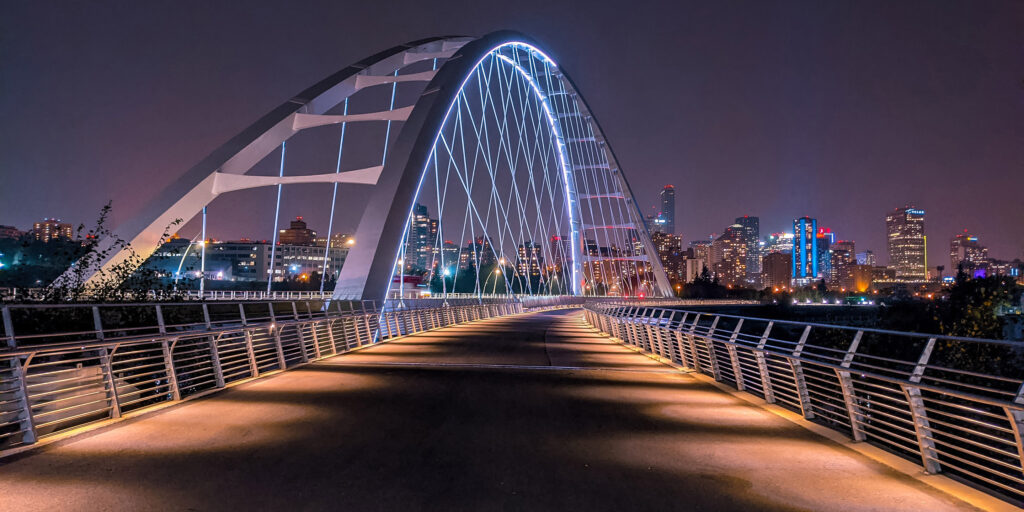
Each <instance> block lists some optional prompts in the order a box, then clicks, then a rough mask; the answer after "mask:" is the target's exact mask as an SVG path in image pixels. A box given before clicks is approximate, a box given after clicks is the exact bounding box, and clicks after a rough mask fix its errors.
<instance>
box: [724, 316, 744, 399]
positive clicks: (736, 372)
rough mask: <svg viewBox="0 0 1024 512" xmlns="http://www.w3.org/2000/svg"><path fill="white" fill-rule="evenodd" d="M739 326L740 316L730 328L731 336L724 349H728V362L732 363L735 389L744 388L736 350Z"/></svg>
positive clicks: (740, 325) (741, 326) (740, 326)
mask: <svg viewBox="0 0 1024 512" xmlns="http://www.w3.org/2000/svg"><path fill="white" fill-rule="evenodd" d="M741 328H743V319H742V318H740V319H739V321H738V322H736V328H735V329H733V330H732V336H730V337H729V343H728V344H726V346H725V348H726V350H728V351H729V362H730V363H731V364H732V375H733V378H734V379H736V389H737V390H739V391H743V390H744V386H743V371H742V370H741V369H740V355H739V353H738V352H737V351H736V339H737V338H738V337H739V335H740V329H741Z"/></svg>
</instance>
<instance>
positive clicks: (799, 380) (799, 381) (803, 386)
mask: <svg viewBox="0 0 1024 512" xmlns="http://www.w3.org/2000/svg"><path fill="white" fill-rule="evenodd" d="M810 334H811V326H809V325H808V326H806V327H804V332H803V334H801V335H800V341H798V342H797V344H796V348H795V349H794V350H793V357H791V358H790V359H789V365H790V367H791V368H793V380H794V382H795V383H796V389H797V395H798V397H799V399H800V412H801V413H803V415H804V418H807V419H813V418H814V410H813V409H811V395H810V394H809V393H808V392H807V381H805V380H804V368H803V366H802V365H801V364H800V354H802V353H803V351H804V345H806V344H807V337H808V336H810Z"/></svg>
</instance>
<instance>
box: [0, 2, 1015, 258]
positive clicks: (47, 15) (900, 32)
mask: <svg viewBox="0 0 1024 512" xmlns="http://www.w3.org/2000/svg"><path fill="white" fill-rule="evenodd" d="M214 3H216V4H218V5H209V4H214ZM442 3H443V2H422V1H415V2H411V1H410V2H403V1H388V2H369V1H365V2H338V1H323V2H279V3H276V4H278V5H275V6H270V5H267V4H269V2H257V1H250V2H245V3H239V4H237V5H239V6H240V7H238V8H232V7H230V6H229V5H228V4H229V3H227V2H180V1H176V2H155V1H152V2H137V1H131V2H121V3H120V4H121V5H117V4H118V2H106V3H105V5H102V6H100V5H93V4H86V3H83V2H68V3H67V4H68V5H64V6H60V5H58V4H59V2H14V3H13V4H12V3H10V2H9V3H6V4H5V7H4V14H3V16H2V17H0V119H2V122H0V224H13V225H16V226H19V227H22V228H25V227H28V226H30V225H31V223H32V222H33V221H34V220H37V219H39V218H42V217H47V216H56V217H61V218H64V219H65V220H71V221H75V222H81V221H86V222H87V221H90V220H92V219H93V218H95V213H96V212H97V211H98V209H99V207H100V206H101V205H102V204H103V203H104V202H106V200H107V199H113V200H114V205H115V213H116V218H124V217H126V216H127V215H130V214H131V213H132V212H134V211H136V210H137V209H139V208H140V207H141V206H142V205H143V204H145V201H146V200H147V199H148V198H149V197H151V196H155V195H156V192H157V191H158V190H159V188H160V187H162V186H164V185H166V184H168V183H170V182H171V181H173V180H174V179H175V178H176V177H177V176H178V175H180V174H181V173H183V172H184V171H185V170H187V169H189V168H190V167H191V166H192V165H194V164H195V163H196V162H198V161H199V160H201V159H202V158H203V157H205V156H206V155H207V154H208V153H209V152H210V151H212V150H213V149H215V148H216V147H217V146H219V145H221V144H222V143H224V142H225V141H227V140H228V139H229V138H230V137H232V136H233V135H235V134H236V133H237V132H239V131H240V130H242V129H243V128H245V127H246V126H248V125H249V124H250V123H251V122H252V121H254V120H255V119H256V118H258V117H259V116H261V115H262V114H264V113H265V112H267V111H268V110H269V109H271V108H273V107H275V106H277V105H278V104H280V103H282V102H283V101H284V100H286V99H287V98H289V97H291V96H292V95H294V94H295V93H297V92H299V91H301V90H302V89H304V88H306V87H307V86H309V85H311V84H313V83H314V82H316V81H318V80H319V79H321V78H323V77H324V76H326V75H328V74H330V73H332V72H334V71H336V70H337V69H340V68H342V67H344V66H345V65H347V64H350V63H352V62H355V61H357V60H360V59H362V58H363V57H365V56H367V55H370V54H372V53H375V52H377V51H379V50H382V49H384V48H387V47H390V46H393V45H395V44H398V43H402V42H406V41H410V40H414V39H418V38H421V37H427V36H431V35H438V34H481V33H485V32H489V31H492V30H495V29H499V28H510V29H515V30H520V31H523V32H525V33H527V34H530V35H532V36H534V37H535V38H537V39H538V40H540V41H541V42H542V43H543V44H544V45H545V47H546V48H547V49H549V50H550V53H551V54H552V55H553V56H554V58H555V59H556V60H557V61H558V62H559V63H560V64H561V65H562V66H563V67H564V68H565V69H567V70H568V72H569V73H570V74H571V75H572V76H573V78H574V79H575V81H576V83H577V84H578V85H579V87H580V89H581V90H582V92H583V94H584V95H585V96H586V97H587V99H588V101H589V102H590V104H591V107H592V108H593V109H594V111H595V113H596V115H597V116H598V118H599V119H600V121H601V123H602V125H603V127H604V129H605V132H606V133H607V135H608V137H609V140H610V142H611V144H612V145H613V147H614V148H615V151H616V153H617V155H618V157H619V160H620V162H621V163H622V165H623V166H624V169H625V171H626V174H627V176H628V178H629V180H630V182H631V185H632V187H633V189H634V191H636V192H637V194H638V196H639V200H640V202H641V206H642V207H643V208H644V209H645V213H647V212H648V211H650V206H651V205H653V204H654V203H655V201H656V198H657V192H658V190H660V188H661V186H662V185H663V184H665V183H671V184H674V185H675V186H676V187H677V195H678V205H677V211H678V213H677V216H678V220H677V226H678V227H677V230H678V231H679V232H681V233H683V234H684V235H685V236H686V239H687V240H693V239H696V238H701V237H704V236H707V234H709V233H711V232H721V231H722V229H723V228H724V227H725V226H726V225H728V224H730V223H731V222H732V220H733V218H735V217H737V216H740V215H743V214H749V215H758V216H760V217H761V229H762V233H764V234H766V233H768V232H771V231H778V230H783V229H788V228H789V226H790V224H791V220H792V219H793V218H794V217H798V216H802V215H811V216H814V217H817V218H818V220H819V225H822V226H828V227H831V228H832V229H833V230H835V231H836V232H837V233H838V236H839V237H840V238H844V239H854V240H856V242H857V247H858V249H859V250H863V249H874V250H875V252H876V253H877V254H879V255H880V256H881V260H882V261H884V260H885V257H884V253H885V228H884V225H885V222H884V216H885V213H886V212H887V211H888V210H890V209H892V208H894V207H896V206H901V205H903V204H908V203H913V204H915V205H917V206H918V207H920V208H924V209H925V210H927V212H928V215H927V223H926V232H927V234H928V235H929V256H930V258H929V261H930V262H931V263H933V264H946V265H948V261H947V260H948V255H947V253H948V241H949V238H950V237H951V236H952V235H953V234H954V233H955V232H957V231H960V230H962V229H963V228H968V229H970V230H971V232H972V233H974V234H977V235H978V236H980V237H981V240H982V242H983V243H985V244H987V245H988V246H989V247H990V250H991V254H992V255H993V256H995V257H999V258H1006V259H1011V258H1014V257H1022V256H1024V3H1021V2H1013V1H992V2H983V1H978V2H939V1H926V2H909V1H901V2H868V1H857V2H848V3H846V2H760V1H750V2H700V3H696V2H695V3H693V4H692V5H690V4H688V3H682V2H678V3H677V2H653V3H651V4H645V3H643V2H629V3H628V8H626V7H624V5H626V4H623V3H622V2H618V1H615V2H612V1H601V0H591V1H586V2H578V5H576V6H571V5H570V3H569V2H551V1H550V0H547V1H542V2H530V1H519V2H515V3H510V2H500V3H498V2H479V1H472V0H467V1H464V2H450V3H448V4H447V5H441V4H442ZM349 4H351V5H349ZM669 4H671V5H669ZM403 5H404V6H403ZM242 6H244V7H242ZM498 6H500V8H499V7H498ZM332 170H333V169H332ZM304 190H309V189H300V191H299V192H296V193H294V194H292V196H291V197H290V198H287V199H286V202H285V206H284V208H283V210H282V219H286V218H287V217H289V216H293V215H297V214H304V215H307V216H311V224H313V225H312V226H311V227H313V228H315V229H321V230H323V229H326V220H322V221H321V219H319V218H317V217H316V215H315V214H313V213H310V211H309V208H308V204H309V203H310V202H316V201H323V200H324V199H323V198H325V197H329V196H325V195H324V194H322V193H320V192H315V191H309V192H308V194H307V193H306V192H302V191H304ZM256 201H266V202H265V203H264V204H265V205H266V206H262V205H261V206H259V207H257V206H256V204H255V202H256ZM218 206H219V210H217V211H218V213H219V214H218V215H217V220H216V221H215V222H214V221H211V222H212V225H211V233H212V234H213V235H214V236H218V237H222V238H233V237H239V236H243V235H250V236H254V237H267V236H269V234H270V228H268V227H266V226H267V225H268V222H269V221H270V217H272V215H273V214H272V212H271V213H266V212H265V210H266V209H267V207H269V206H271V205H270V203H269V201H268V200H267V196H265V195H250V196H242V197H241V198H236V199H233V200H227V201H226V202H225V203H224V204H218ZM211 209H213V207H211ZM256 210H261V211H263V213H261V214H259V215H253V214H252V212H253V211H256ZM212 215H213V214H211V216H212ZM357 220H358V217H357V216H352V215H349V216H348V218H346V219H345V220H342V221H340V222H339V224H340V226H339V230H343V231H345V230H347V231H351V230H353V229H354V228H355V224H356V222H357ZM320 224H323V225H320ZM262 231H265V232H266V233H265V234H262V235H261V234H260V232H262Z"/></svg>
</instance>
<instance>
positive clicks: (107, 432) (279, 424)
mask: <svg viewBox="0 0 1024 512" xmlns="http://www.w3.org/2000/svg"><path fill="white" fill-rule="evenodd" d="M0 509H2V510H18V511H23V512H24V511H33V510H46V511H51V510H200V511H206V510H228V509H236V510H243V509H259V510H439V511H441V510H443V511H449V510H615V511H625V510H746V511H750V510H779V511H782V510H787V511H788V510H836V511H840V510H841V511H850V510H928V511H932V512H937V511H944V510H973V509H972V508H971V507H969V506H968V505H967V504H966V503H964V502H961V501H959V500H958V499H957V498H955V497H953V496H951V495H948V494H944V493H943V492H940V491H939V490H937V489H935V488H933V487H931V486H928V485H926V484H924V483H922V482H920V481H918V480H917V479H915V478H911V477H910V476H907V475H905V474H903V473H900V472H897V471H895V470H893V469H890V468H889V467H888V466H885V465H882V464H880V463H878V462H875V461H873V460H871V459H869V458H868V457H865V456H863V455H861V454H859V453H858V452H855V451H853V450H851V449H849V448H847V447H845V446H843V445H841V444H838V443H835V442H833V441H830V440H828V439H825V438H823V437H820V436H818V435H817V434H814V433H812V432H811V431H809V430H807V429H805V428H803V427H801V426H799V425H797V424H795V423H793V422H791V421H789V420H787V419H784V418H782V417H780V416H779V415H777V414H774V413H772V412H770V411H768V410H766V409H764V408H761V407H759V406H757V405H753V404H751V403H749V402H747V401H744V400H741V399H739V398H737V397H735V396H733V395H731V394H729V393H725V392H722V391H720V390H719V389H717V388H716V387H715V386H713V385H712V384H709V383H708V382H706V381H705V380H702V379H700V378H697V377H695V376H693V375H689V374H686V373H684V372H681V371H679V370H676V369H673V368H670V367H668V366H665V365H663V364H661V363H659V362H657V361H654V360H652V359H650V358H648V357H646V356H643V355H641V354H638V353H636V352H634V351H632V350H630V349H628V348H625V347H623V346H621V345H619V344H616V343H614V342H612V341H610V340H609V339H608V338H606V337H602V336H599V335H598V334H596V333H595V331H593V330H592V329H590V328H588V327H587V326H585V325H584V323H583V320H582V314H581V313H580V312H579V311H578V310H575V311H558V312H546V313H533V314H526V315H519V316H515V317H506V318H496V319H490V320H484V321H479V322H473V323H469V324H463V325H459V326H454V327H449V328H445V329H438V330H434V331H429V332H425V333H422V334H419V335H416V336H410V337H406V338H402V339H400V340H397V341H394V342H390V343H386V344H382V345H378V346H374V347H371V348H368V349H365V350H360V351H357V352H354V353H350V354H347V355H342V356H338V357H334V358H331V359H327V360H324V361H321V362H317V363H314V364H310V365H307V366H303V367H300V368H297V369H295V370H291V371H288V372H284V373H281V374H279V375H277V376H274V377H269V378H265V379H262V380H256V381H252V382H249V383H247V384H243V385H240V386H236V387H233V388H230V389H228V390H225V391H223V392H221V393H217V394H215V395H212V396H210V397H207V398H204V399H199V400H194V401H190V402H186V403H183V404H180V405H177V406H173V407H170V408H167V409H164V410H162V411H159V412H156V413H152V414H148V415H143V416H140V417H137V418H134V419H131V420H127V421H124V422H121V423H118V424H115V425H112V426H109V427H105V428H102V429H99V430H97V431H93V432H90V433H88V434H83V435H80V436H77V437H72V438H70V439H67V440H64V441H60V442H58V443H54V444H51V445H49V446H45V447H41V448H39V449H36V450H32V451H29V452H27V453H25V454H22V455H19V456H16V457H13V458H10V459H8V460H6V461H0Z"/></svg>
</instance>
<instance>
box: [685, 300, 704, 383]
mask: <svg viewBox="0 0 1024 512" xmlns="http://www.w3.org/2000/svg"><path fill="white" fill-rule="evenodd" d="M700 317H701V313H697V316H695V317H694V318H693V325H691V326H690V332H689V333H687V335H686V336H687V338H689V342H690V357H692V358H693V369H694V370H697V371H698V372H699V371H702V368H701V364H700V355H699V354H697V324H699V323H700Z"/></svg>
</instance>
